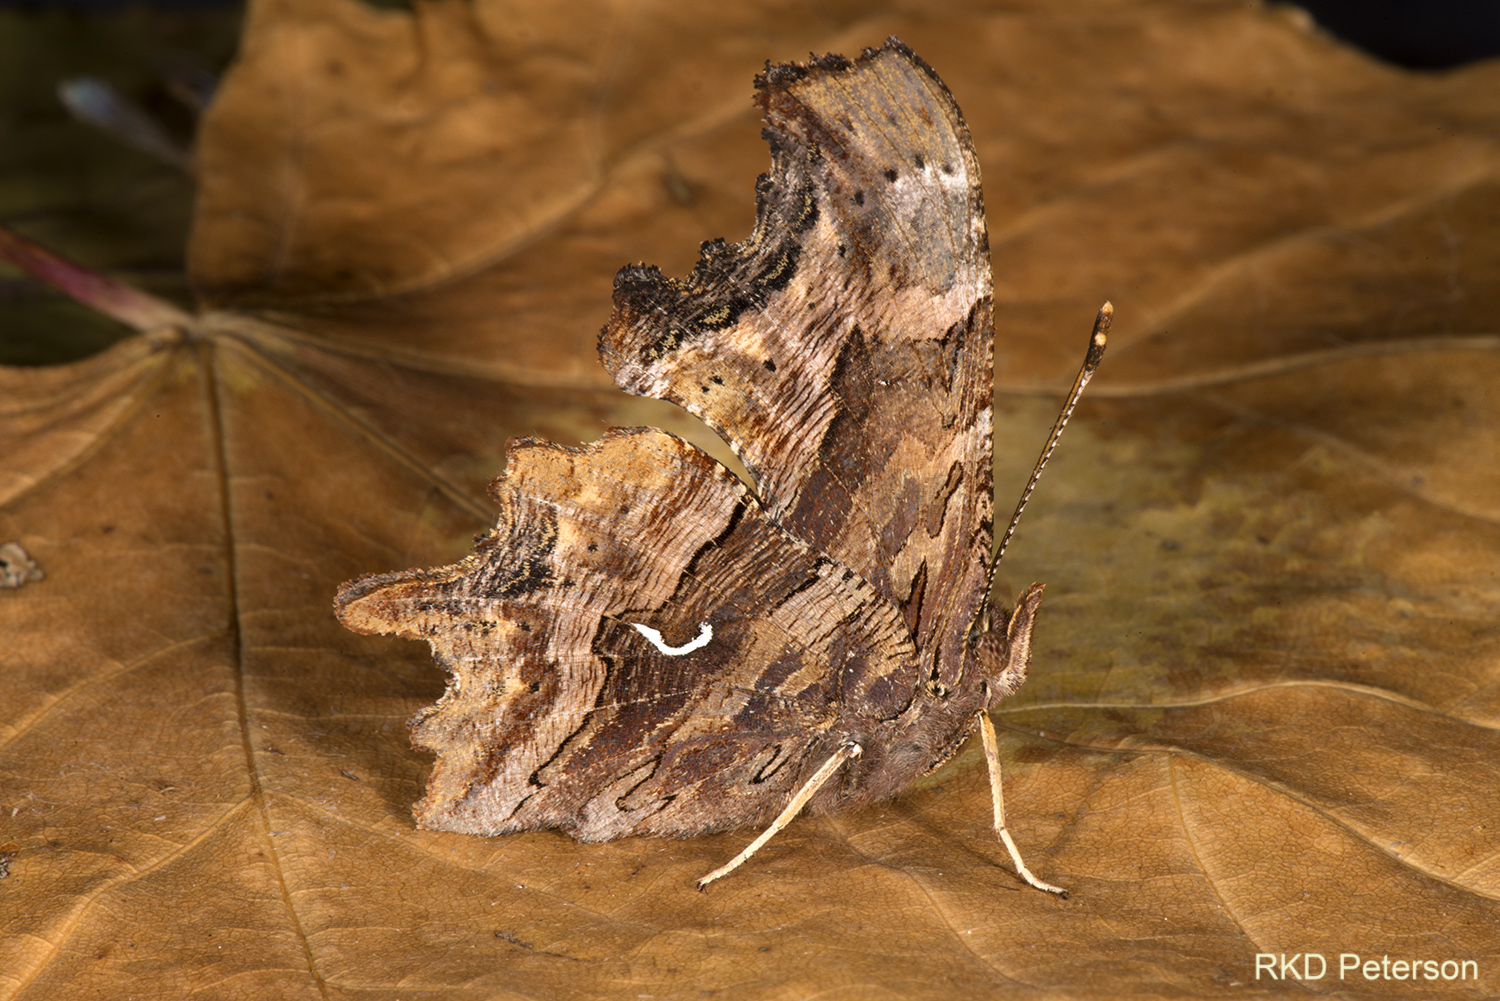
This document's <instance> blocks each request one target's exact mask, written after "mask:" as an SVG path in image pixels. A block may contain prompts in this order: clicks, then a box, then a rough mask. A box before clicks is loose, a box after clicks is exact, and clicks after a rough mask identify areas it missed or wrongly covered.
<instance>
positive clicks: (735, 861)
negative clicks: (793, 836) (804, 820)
mask: <svg viewBox="0 0 1500 1001" xmlns="http://www.w3.org/2000/svg"><path fill="white" fill-rule="evenodd" d="M863 753H864V748H862V747H860V746H859V745H858V744H845V745H844V746H843V747H841V748H839V749H838V751H836V752H835V753H834V755H833V757H831V758H829V759H828V760H827V761H825V762H823V767H821V768H819V769H818V770H817V772H816V773H814V775H813V777H812V778H810V779H808V780H807V781H806V782H805V783H803V785H802V788H801V789H798V790H797V794H796V795H795V796H793V797H792V799H791V802H789V803H787V805H786V809H784V810H782V811H781V815H780V816H778V817H777V818H776V819H775V820H773V821H771V826H770V827H768V828H766V829H765V830H764V831H762V832H761V835H760V837H758V838H756V839H755V840H754V841H752V842H750V844H748V845H747V846H745V850H744V851H742V852H740V853H739V854H738V855H736V856H735V857H734V858H732V859H730V860H729V861H728V862H727V863H725V864H724V865H721V866H719V868H717V869H715V870H714V871H713V872H711V873H709V874H708V875H707V876H704V877H703V878H702V879H700V880H698V889H700V890H706V889H708V884H709V883H712V882H713V881H714V880H716V879H720V878H722V877H724V876H727V875H729V874H730V873H731V872H734V870H736V869H738V868H739V867H740V865H741V864H742V863H743V862H744V861H745V860H746V859H748V858H749V857H750V856H751V855H754V854H755V853H756V852H758V851H760V849H761V846H762V845H764V844H765V843H766V842H767V841H770V840H771V838H772V836H773V835H775V833H776V832H777V831H779V830H781V829H782V828H783V827H785V826H786V825H787V824H790V823H791V822H792V820H793V819H794V818H795V817H796V816H797V814H799V813H801V812H802V808H803V807H804V806H806V805H807V801H808V800H810V799H812V798H813V795H814V794H816V793H817V791H818V790H819V789H821V788H823V784H824V783H826V782H827V781H828V780H829V779H831V778H833V773H834V772H836V771H838V770H839V767H840V766H841V765H843V763H844V762H846V761H849V760H850V759H852V758H857V757H859V756H860V755H861V754H863Z"/></svg>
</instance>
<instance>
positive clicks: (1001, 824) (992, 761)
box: [978, 709, 1068, 897]
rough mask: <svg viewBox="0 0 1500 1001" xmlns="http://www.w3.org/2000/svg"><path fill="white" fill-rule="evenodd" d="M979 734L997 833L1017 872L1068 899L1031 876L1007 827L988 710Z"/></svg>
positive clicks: (1063, 892) (996, 746)
mask: <svg viewBox="0 0 1500 1001" xmlns="http://www.w3.org/2000/svg"><path fill="white" fill-rule="evenodd" d="M978 716H979V733H980V735H981V736H982V737H983V738H984V762H985V764H986V765H988V766H989V769H990V798H991V799H992V800H993V801H994V804H995V833H996V834H999V835H1000V840H1001V841H1003V842H1005V848H1006V850H1007V851H1009V852H1010V859H1011V861H1012V862H1014V863H1015V864H1016V872H1019V873H1020V874H1021V878H1022V879H1024V880H1026V882H1028V883H1030V884H1031V885H1032V886H1034V887H1036V888H1037V889H1038V890H1046V891H1047V892H1048V893H1056V894H1058V895H1059V896H1063V897H1066V896H1067V895H1068V891H1067V890H1064V889H1063V888H1062V887H1060V886H1053V885H1052V884H1051V883H1043V882H1042V881H1041V880H1039V879H1037V878H1036V877H1035V876H1033V875H1032V874H1031V870H1030V869H1028V868H1026V863H1025V862H1023V861H1021V850H1020V849H1019V848H1017V847H1016V842H1015V840H1014V839H1013V838H1011V836H1010V831H1009V830H1007V829H1006V827H1005V792H1004V790H1003V789H1002V788H1001V783H1000V748H999V744H998V742H997V741H996V740H995V724H994V723H992V722H990V714H989V712H988V711H986V710H982V709H981V710H980V711H979V713H978Z"/></svg>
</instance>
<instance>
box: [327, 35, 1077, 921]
mask: <svg viewBox="0 0 1500 1001" xmlns="http://www.w3.org/2000/svg"><path fill="white" fill-rule="evenodd" d="M756 88H757V101H758V103H759V104H760V107H761V108H762V109H763V110H764V113H765V117H766V122H767V128H766V130H765V133H764V134H765V137H766V138H767V140H768V141H769V142H770V145H771V153H772V168H771V171H770V173H769V174H766V175H763V176H762V177H761V178H760V180H759V182H758V183H757V186H756V200H757V210H758V212H757V219H756V224H755V229H754V231H753V232H752V233H751V235H750V237H749V239H748V240H746V241H745V242H744V243H742V244H737V245H727V244H725V243H724V242H723V241H722V240H719V241H713V242H709V243H705V244H704V245H703V248H702V253H701V257H700V260H699V262H698V264H697V266H696V267H695V268H694V269H693V271H692V273H691V274H690V275H688V277H687V278H686V279H682V280H679V279H672V278H666V277H664V276H663V275H662V274H661V273H660V272H659V271H658V270H657V269H656V268H654V267H645V266H631V267H626V268H623V269H622V270H621V271H620V273H619V274H618V275H617V276H616V278H615V291H614V302H615V312H614V316H613V317H612V318H611V320H610V322H609V324H608V325H607V326H606V327H605V328H604V330H603V332H602V334H601V336H600V343H599V352H600V355H601V357H602V358H603V361H604V365H605V367H606V368H607V369H608V370H609V372H610V374H611V375H612V376H613V377H614V378H615V381H616V382H618V383H619V385H620V386H621V387H622V388H624V389H625V390H627V391H629V392H631V393H635V394H637V395H642V396H652V397H657V398H660V399H665V400H671V401H673V402H675V403H678V404H680V405H682V406H683V407H685V408H687V409H688V410H689V411H691V412H692V413H694V414H696V415H697V416H699V417H700V418H702V419H703V420H704V421H705V422H706V423H707V424H708V425H709V426H711V427H712V428H713V429H714V430H716V431H717V432H718V433H719V434H720V435H722V436H723V437H724V439H725V440H726V441H728V442H729V444H730V445H731V446H732V447H733V448H734V450H735V452H736V453H737V454H738V455H739V457H740V458H741V460H742V461H743V462H744V464H745V466H746V468H747V469H748V470H749V472H750V474H751V476H752V477H753V478H754V488H753V489H750V488H747V487H746V486H745V485H744V484H742V483H741V482H740V481H739V480H738V479H736V478H735V476H734V475H733V474H732V473H730V472H729V471H728V470H727V469H726V468H724V467H723V466H722V465H720V464H719V463H718V462H716V461H715V460H713V459H712V458H710V457H709V456H708V455H706V454H705V453H703V452H702V451H700V450H699V449H697V448H696V447H694V446H693V445H690V444H688V443H687V442H684V441H682V440H680V439H678V438H676V437H673V436H672V435H669V434H667V433H665V432H663V431H659V430H656V429H653V428H631V429H614V430H611V431H609V432H608V433H607V434H606V435H605V436H604V437H603V439H601V440H600V441H598V442H597V443H595V444H592V445H588V446H584V447H582V448H564V447H562V446H559V445H554V444H551V443H549V442H545V441H539V440H536V439H518V440H516V441H514V442H512V443H511V445H510V450H509V456H508V460H507V466H506V470H505V473H504V474H503V475H502V476H500V477H498V478H497V479H496V480H495V481H494V483H493V485H492V486H491V495H492V496H493V497H494V499H495V501H496V503H498V504H499V506H500V516H499V520H498V522H497V524H496V526H495V528H494V529H493V530H492V531H491V532H490V533H489V534H488V535H486V536H484V537H483V538H482V539H481V540H480V541H479V542H478V545H477V546H476V548H475V551H474V553H473V554H472V555H471V556H469V557H468V558H467V559H465V560H463V561H462V562H460V563H457V564H454V565H453V566H447V567H439V568H437V569H431V570H408V571H403V572H400V573H389V574H375V575H372V576H367V577H361V578H359V579H358V580H354V581H351V582H349V583H346V584H344V585H343V587H341V588H340V589H339V593H338V598H337V612H338V616H339V618H340V620H341V621H342V622H343V623H344V624H345V625H346V626H348V627H349V628H350V629H354V630H356V631H358V632H364V633H371V632H381V633H393V634H396V635H400V636H405V637H409V638H412V639H423V640H426V641H427V642H428V643H430V644H431V646H432V651H433V656H434V658H435V659H436V660H437V662H438V664H439V665H440V666H442V667H443V669H444V670H446V671H447V672H448V673H449V685H448V690H447V692H446V693H445V694H444V695H443V697H442V699H441V700H439V702H438V703H437V704H436V705H434V706H431V707H429V708H427V709H425V710H423V711H422V712H420V713H418V714H417V716H416V717H415V718H414V719H413V721H412V740H413V743H414V744H415V745H416V746H417V747H419V748H422V749H425V750H429V751H432V752H433V753H435V754H436V755H437V763H436V766H435V767H434V769H433V773H432V776H431V779H430V781H429V784H428V788H427V795H426V797H425V798H424V799H423V800H422V801H421V802H419V803H418V804H417V805H416V807H415V813H416V817H417V820H418V823H419V824H420V825H421V826H423V827H425V828H429V829H433V830H445V831H460V832H464V833H469V834H483V835H493V834H506V833H510V832H515V831H527V830H534V829H538V828H560V829H562V830H565V831H567V832H569V833H570V834H572V835H573V836H574V837H576V838H578V839H580V840H584V841H602V840H607V839H610V838H618V837H623V836H626V835H656V836H663V835H670V836H675V837H684V836H688V835H694V834H700V833H705V832H709V831H723V830H729V829H733V828H739V827H743V826H746V825H750V824H757V825H764V824H768V823H772V821H773V820H774V821H775V824H774V826H773V827H772V828H771V830H769V831H767V832H766V834H765V835H763V837H762V838H761V839H760V840H758V841H757V842H756V843H755V844H753V845H751V846H750V848H748V849H747V850H746V851H745V852H744V853H742V855H741V856H740V857H739V858H737V859H736V860H735V861H734V862H732V863H730V864H729V865H727V866H725V867H724V868H723V869H721V870H718V871H716V872H715V873H712V874H710V875H709V876H707V877H705V878H704V879H703V880H701V881H700V884H702V883H707V882H708V881H709V880H711V879H714V878H717V877H718V876H720V875H722V874H724V873H725V872H727V871H729V870H730V869H732V868H733V867H734V866H735V865H738V864H739V862H740V861H742V860H743V859H744V858H745V857H748V855H749V854H750V852H752V851H754V850H755V848H757V847H759V845H760V844H761V843H763V842H764V840H765V838H767V837H769V836H770V834H771V833H773V832H774V831H775V830H776V829H779V828H780V826H782V825H783V824H785V823H786V822H787V821H788V820H790V819H791V818H792V817H793V816H795V815H796V813H797V812H798V811H800V810H801V809H802V807H803V806H804V805H807V804H810V805H811V808H812V809H813V810H814V811H816V812H820V813H827V812H835V811H845V810H854V809H858V808H860V807H862V806H865V805H866V804H868V803H872V802H875V801H878V800H882V799H886V798H888V797H891V796H894V795H895V794H897V793H899V792H900V791H902V790H903V789H905V788H906V787H907V786H908V785H909V784H910V783H911V782H912V780H913V779H915V778H916V777H917V776H920V775H922V774H924V773H926V772H929V771H931V770H932V769H933V768H936V767H937V766H938V765H940V764H942V763H943V762H944V761H946V760H947V759H948V758H950V757H951V756H952V755H953V754H954V753H955V752H956V751H957V750H958V748H959V747H960V745H962V744H963V743H964V741H965V740H966V739H967V738H968V736H969V735H970V734H971V733H972V732H973V730H974V728H975V726H976V725H980V726H981V729H982V730H983V731H984V734H985V737H986V744H987V747H989V748H990V754H989V759H990V761H991V763H992V766H994V763H995V761H996V760H997V759H996V756H995V753H994V751H993V735H994V734H993V727H992V725H991V724H990V723H989V718H988V716H987V715H986V712H985V711H986V710H987V709H988V708H990V707H992V706H994V705H996V704H997V703H998V702H999V701H1000V700H1002V699H1004V698H1005V697H1006V696H1008V695H1010V694H1011V693H1012V692H1014V691H1015V689H1016V688H1017V687H1018V686H1019V685H1020V684H1021V682H1022V681H1023V680H1024V679H1025V676H1026V670H1027V665H1028V663H1029V660H1030V643H1031V631H1032V624H1033V621H1034V618H1035V615H1036V611H1037V607H1038V605H1039V603H1040V601H1041V591H1042V589H1041V586H1040V585H1033V586H1032V587H1031V588H1030V589H1028V590H1027V591H1026V592H1025V593H1024V594H1023V595H1022V596H1021V597H1020V599H1019V602H1018V605H1017V608H1016V609H1015V610H1014V612H1010V613H1007V612H1004V611H1001V610H997V609H993V608H992V607H991V606H990V601H989V590H990V577H991V574H990V555H991V547H992V544H993V532H992V522H991V508H990V492H991V473H990V466H991V440H990V439H991V410H990V391H991V360H992V359H991V350H992V349H991V340H992V336H993V331H992V323H991V308H992V302H991V289H990V264H989V244H988V238H987V236H986V233H985V220H984V204H983V200H982V198H981V195H980V188H979V165H978V162H977V160H976V158H975V154H974V146H973V143H972V141H971V139H970V137H969V132H968V128H967V126H966V125H965V124H964V121H963V118H962V116H961V115H960V114H959V110H958V107H957V105H956V104H955V103H954V101H953V98H952V96H951V95H950V94H949V93H948V89H947V88H946V87H945V86H944V85H943V83H942V81H941V80H939V79H938V77H937V74H936V73H934V72H933V71H932V69H931V68H930V67H928V66H927V64H926V63H924V62H923V61H922V60H921V59H920V58H918V57H917V56H916V55H915V54H914V53H912V52H911V50H909V49H908V48H906V47H905V46H904V45H902V44H901V43H900V42H898V41H896V40H894V39H892V40H890V41H889V42H887V43H886V45H885V46H884V47H883V48H881V49H878V50H877V49H871V50H867V51H866V52H865V53H864V54H863V55H862V56H861V57H860V58H859V59H857V60H855V61H853V62H851V61H848V60H846V59H844V58H842V57H840V56H825V57H823V58H821V59H817V60H814V61H813V62H812V63H810V64H809V65H805V66H804V65H784V66H774V67H772V66H768V67H767V69H766V71H765V73H763V74H761V75H760V76H759V77H758V78H757V79H756ZM1106 323H1107V316H1106V315H1105V314H1104V313H1101V324H1100V326H1099V327H1098V328H1096V336H1095V342H1096V350H1095V352H1093V354H1094V355H1095V357H1094V359H1093V360H1094V363H1097V357H1096V356H1097V351H1098V350H1102V346H1103V339H1104V334H1103V327H1104V325H1105V324H1106ZM1089 371H1091V369H1090V370H1089ZM1085 378H1086V376H1081V377H1080V383H1079V385H1078V387H1077V388H1081V383H1082V381H1084V379H1085ZM1070 406H1071V405H1070ZM1049 450H1050V444H1049ZM1028 491H1029V488H1028ZM992 776H993V778H994V779H995V782H996V785H995V790H996V821H997V828H999V829H1001V833H1002V836H1004V837H1005V839H1006V842H1007V845H1008V846H1009V847H1010V848H1011V851H1012V854H1013V856H1014V857H1015V859H1016V862H1017V865H1018V867H1019V868H1020V869H1021V871H1022V872H1023V874H1025V875H1026V877H1027V878H1028V880H1029V881H1030V882H1032V883H1033V885H1036V886H1039V887H1041V888H1043V889H1051V890H1056V888H1055V887H1050V886H1047V885H1046V884H1044V883H1041V882H1040V881H1038V880H1036V879H1035V878H1033V877H1031V875H1030V873H1029V872H1026V870H1025V867H1024V865H1021V863H1020V858H1019V855H1018V854H1016V852H1015V848H1014V845H1013V843H1012V842H1011V841H1010V838H1009V835H1008V834H1006V833H1005V832H1004V830H1003V822H1002V820H1001V816H1002V813H1001V806H1000V800H999V786H998V771H997V770H995V769H994V768H993V767H992ZM1058 892H1060V891H1058Z"/></svg>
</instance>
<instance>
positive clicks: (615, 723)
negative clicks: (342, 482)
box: [338, 428, 914, 840]
mask: <svg viewBox="0 0 1500 1001" xmlns="http://www.w3.org/2000/svg"><path fill="white" fill-rule="evenodd" d="M493 494H494V497H495V500H496V501H497V502H498V503H499V505H500V518H499V527H498V528H497V529H496V530H495V531H493V532H491V533H490V534H489V535H488V536H486V537H485V538H483V539H482V540H481V541H480V543H479V545H478V546H477V548H476V549H475V552H474V553H473V555H471V556H470V557H468V558H467V559H465V560H464V561H463V562H461V563H458V564H455V565H453V566H449V567H441V568H438V569H435V570H416V571H405V572H401V573H394V574H379V575H374V576H370V577H364V578H361V579H360V580H357V581H353V582H351V583H349V584H346V585H344V587H343V589H341V591H340V593H339V597H338V605H339V616H340V618H341V619H342V620H343V622H344V624H345V625H347V626H349V627H350V628H352V629H355V630H358V631H360V632H385V633H395V634H398V635H401V636H406V637H409V638H411V639H422V640H426V641H427V642H429V643H430V644H431V645H432V650H433V655H434V657H435V658H436V659H437V661H438V663H439V664H441V665H442V666H443V667H444V668H445V669H446V670H447V671H448V672H449V674H450V682H449V687H448V691H447V692H446V693H445V694H444V696H443V698H442V699H441V700H440V701H439V702H438V703H437V704H436V705H435V706H432V707H431V708H429V709H426V710H424V711H423V712H422V713H421V714H419V716H418V717H417V718H416V719H415V720H414V721H413V727H412V736H413V743H414V744H415V745H416V746H418V747H420V748H423V749H426V750H428V751H432V752H434V753H435V754H436V755H437V758H438V761H437V766H436V768H435V770H434V772H433V775H432V778H431V779H430V781H429V785H428V792H427V796H426V798H425V799H423V800H422V801H421V802H420V803H419V804H418V805H417V808H416V813H417V818H418V820H419V821H420V822H421V824H422V825H423V826H424V827H429V828H435V829H440V830H455V831H463V832H466V833H472V834H503V833H506V832H509V831H517V830H529V829H533V828H538V827H561V828H566V829H569V830H572V831H573V832H574V833H575V834H576V835H577V836H578V837H580V838H583V839H586V840H602V839H606V838H613V837H618V836H620V835H623V834H692V833H696V832H701V831H708V830H715V829H723V828H730V827H735V826H738V825H741V824H744V823H751V822H759V821H764V820H767V819H769V818H770V817H772V816H774V815H775V813H776V812H777V810H779V809H780V808H781V806H782V804H783V803H784V802H785V800H786V798H787V796H788V795H789V794H790V792H791V791H792V790H793V789H795V787H796V784H797V782H798V780H799V779H800V778H801V777H802V773H803V772H804V771H805V770H806V769H807V768H812V767H816V765H817V764H818V763H819V762H820V761H821V760H822V758H826V757H827V756H828V754H829V753H831V752H832V750H833V749H834V747H835V746H836V745H837V740H838V738H837V736H836V735H835V736H830V730H831V728H832V727H833V725H834V723H835V722H836V720H837V719H838V707H839V706H840V705H843V704H846V703H849V702H855V703H858V704H860V705H864V706H867V707H869V710H870V711H871V712H874V713H876V714H877V715H884V716H886V717H892V716H895V715H896V714H897V713H898V712H899V711H900V709H901V708H903V707H905V705H906V704H907V703H908V702H909V701H910V697H911V689H912V686H913V684H914V677H913V675H912V673H911V670H910V664H911V661H912V658H911V648H910V641H909V639H908V638H907V636H906V631H905V629H904V628H903V626H902V625H901V623H900V622H899V620H898V619H897V617H896V615H895V613H894V611H893V610H892V609H890V607H889V605H888V604H887V603H886V602H885V601H883V600H882V599H881V598H880V597H879V596H878V595H876V594H875V593H874V592H873V590H872V589H871V588H870V587H869V585H868V584H866V583H865V582H864V581H863V580H862V579H860V578H858V577H857V576H856V575H854V574H852V573H849V572H848V571H846V570H844V568H842V567H839V566H838V565H837V564H836V563H834V562H833V561H832V560H830V559H828V558H826V557H821V556H819V555H818V554H816V553H814V552H813V551H812V550H811V549H810V548H809V547H808V546H807V545H806V544H804V543H802V542H801V541H799V540H797V539H795V538H793V537H791V536H789V535H788V534H787V533H786V532H785V530H783V529H781V528H779V527H778V526H776V525H775V524H774V523H773V522H772V521H771V520H770V519H769V518H768V517H767V516H766V514H765V512H764V511H763V510H762V509H761V507H760V505H759V504H758V503H757V502H756V501H755V499H754V498H753V497H751V496H750V495H749V493H748V492H747V491H746V490H745V488H744V487H743V486H742V485H741V484H740V482H739V481H738V480H736V479H735V478H734V476H733V475H731V474H730V473H729V472H728V471H727V470H726V469H724V468H723V467H722V466H720V465H719V464H718V463H717V462H715V461H714V460H713V459H711V458H709V457H708V456H707V455H705V454H704V453H703V452H701V451H699V450H698V449H697V448H695V447H693V446H692V445H689V444H687V443H686V442H683V441H681V440H679V439H677V438H674V437H673V436H671V435H668V434H666V433H665V432H662V431H657V430H654V429H649V428H646V429H635V430H625V431H621V430H616V431H611V432H609V433H608V434H607V435H606V436H605V437H604V438H603V439H602V440H601V441H599V442H598V443H596V444H594V445H590V446H586V447H583V448H578V449H566V448H562V447H560V446H557V445H552V444H549V443H547V442H542V441H535V440H522V441H519V442H517V443H515V444H513V446H512V449H511V452H510V457H509V462H508V465H507V468H506V472H505V475H504V476H503V477H501V478H500V479H498V480H497V481H496V483H495V486H494V488H493ZM830 623H836V624H837V625H838V627H839V628H837V629H831V628H829V624H830ZM638 625H639V626H643V627H645V628H647V629H649V630H655V632H656V633H657V634H658V636H659V638H658V639H657V640H656V642H655V643H653V642H652V640H651V639H650V638H648V637H647V635H646V634H645V633H644V632H642V631H641V630H640V629H637V628H636V626H638ZM705 627H706V628H707V635H708V636H710V637H711V638H710V639H709V641H708V642H707V643H706V644H704V645H702V646H700V647H698V648H696V649H691V650H687V651H686V652H681V653H675V654H672V653H666V652H664V650H666V651H677V650H683V649H684V648H686V647H689V646H690V645H691V644H692V641H693V640H694V639H695V638H698V637H700V636H703V635H705ZM749 665H755V666H754V668H753V669H750V670H747V667H748V666H749ZM830 665H839V666H841V667H842V668H843V670H830V669H829V668H830ZM903 665H904V666H905V667H906V668H907V669H906V671H905V672H904V673H903V672H902V667H903ZM809 760H811V764H810V765H809V764H806V762H808V761H809ZM747 791H749V792H753V793H754V795H747Z"/></svg>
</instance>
